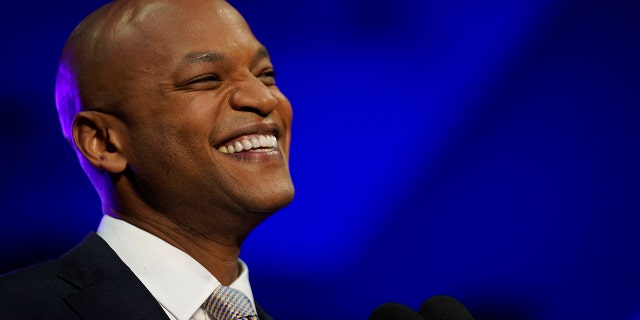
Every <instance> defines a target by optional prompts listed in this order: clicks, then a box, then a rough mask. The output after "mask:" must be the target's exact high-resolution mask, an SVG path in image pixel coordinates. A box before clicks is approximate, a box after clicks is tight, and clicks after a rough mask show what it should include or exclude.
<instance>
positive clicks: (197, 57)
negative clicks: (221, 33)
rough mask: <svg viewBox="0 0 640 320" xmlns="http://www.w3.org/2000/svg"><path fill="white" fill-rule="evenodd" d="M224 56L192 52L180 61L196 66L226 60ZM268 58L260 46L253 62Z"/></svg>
mask: <svg viewBox="0 0 640 320" xmlns="http://www.w3.org/2000/svg"><path fill="white" fill-rule="evenodd" d="M226 57H227V56H226V55H225V54H224V53H222V52H217V51H207V52H192V53H188V54H187V55H185V56H184V58H183V59H182V62H183V63H187V64H198V63H203V62H216V61H221V60H224V59H226ZM264 58H269V51H267V48H266V47H264V46H260V48H258V51H257V52H256V55H255V57H254V58H253V61H254V62H255V61H258V60H260V59H264Z"/></svg>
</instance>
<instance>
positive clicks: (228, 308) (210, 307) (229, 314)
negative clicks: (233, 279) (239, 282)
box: [202, 285, 258, 320]
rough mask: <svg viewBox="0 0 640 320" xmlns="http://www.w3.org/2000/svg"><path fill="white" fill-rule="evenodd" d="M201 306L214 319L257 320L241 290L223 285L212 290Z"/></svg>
mask: <svg viewBox="0 0 640 320" xmlns="http://www.w3.org/2000/svg"><path fill="white" fill-rule="evenodd" d="M202 308H203V309H204V310H206V311H207V312H208V313H209V315H210V316H212V317H213V318H214V319H216V320H236V319H243V320H245V319H246V320H258V315H257V314H256V312H255V311H254V310H253V307H252V306H251V302H250V301H249V298H247V297H246V296H245V295H244V294H242V292H240V291H238V290H236V289H233V288H229V287H226V286H223V285H220V286H218V287H217V288H216V289H215V290H213V293H212V294H211V295H210V296H209V298H208V299H207V301H205V302H204V303H203V304H202Z"/></svg>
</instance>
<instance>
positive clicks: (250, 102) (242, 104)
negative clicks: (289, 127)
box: [229, 77, 278, 117]
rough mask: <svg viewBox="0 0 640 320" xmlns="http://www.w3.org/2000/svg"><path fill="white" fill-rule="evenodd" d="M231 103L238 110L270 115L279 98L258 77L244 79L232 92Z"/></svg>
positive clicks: (264, 115)
mask: <svg viewBox="0 0 640 320" xmlns="http://www.w3.org/2000/svg"><path fill="white" fill-rule="evenodd" d="M229 103H230V104H231V107H232V108H233V109H235V110H238V111H246V112H254V113H257V114H259V115H261V116H263V117H266V116H268V115H269V114H270V113H271V112H272V111H273V109H275V108H276V106H277V105H278V98H277V97H276V96H275V95H274V93H273V92H272V91H271V89H269V87H268V86H267V85H265V84H264V83H262V81H260V80H259V79H258V78H256V77H250V78H248V79H246V80H244V81H242V82H241V83H240V84H239V85H238V86H237V87H236V88H235V89H234V90H233V91H232V92H231V94H230V97H229Z"/></svg>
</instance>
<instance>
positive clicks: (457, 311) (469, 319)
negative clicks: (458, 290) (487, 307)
mask: <svg viewBox="0 0 640 320" xmlns="http://www.w3.org/2000/svg"><path fill="white" fill-rule="evenodd" d="M418 311H419V313H420V314H421V315H422V316H423V317H424V319H425V320H445V319H446V320H473V316H471V313H470V312H469V310H467V308H465V307H464V305H463V304H462V303H460V302H459V301H458V300H456V299H454V298H452V297H449V296H444V295H440V296H433V297H431V298H429V299H427V301H425V302H424V303H423V304H422V305H421V306H420V309H419V310H418ZM390 319H394V318H390ZM407 319H408V318H407Z"/></svg>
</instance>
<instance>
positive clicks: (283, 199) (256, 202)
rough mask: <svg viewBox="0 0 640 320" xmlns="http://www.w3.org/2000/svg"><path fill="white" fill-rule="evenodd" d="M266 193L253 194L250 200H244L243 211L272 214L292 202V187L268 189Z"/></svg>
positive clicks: (293, 192) (293, 191)
mask: <svg viewBox="0 0 640 320" xmlns="http://www.w3.org/2000/svg"><path fill="white" fill-rule="evenodd" d="M267 191H268V192H264V193H262V192H260V193H256V194H253V197H251V199H244V200H245V204H247V205H246V206H245V209H247V211H249V212H251V213H261V214H272V213H275V212H277V211H278V210H280V209H282V208H284V207H286V206H287V205H288V204H289V203H291V201H292V200H293V197H294V194H295V190H294V188H293V185H291V184H289V186H279V187H277V188H269V190H267Z"/></svg>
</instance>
